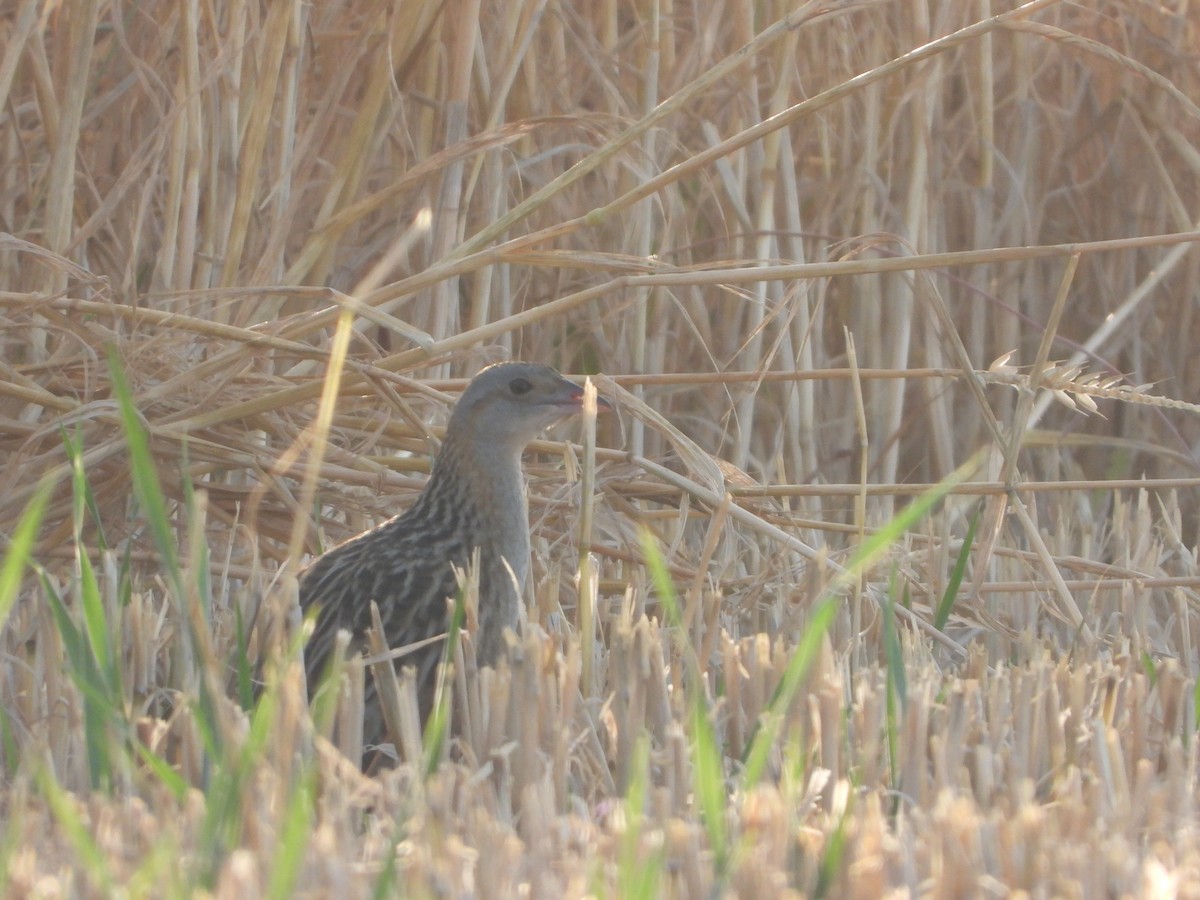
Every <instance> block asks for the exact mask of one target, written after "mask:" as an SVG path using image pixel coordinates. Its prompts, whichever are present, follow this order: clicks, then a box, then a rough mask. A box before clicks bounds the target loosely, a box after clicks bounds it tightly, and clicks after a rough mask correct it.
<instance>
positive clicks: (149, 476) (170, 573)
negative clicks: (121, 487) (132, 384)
mask: <svg viewBox="0 0 1200 900" xmlns="http://www.w3.org/2000/svg"><path fill="white" fill-rule="evenodd" d="M108 368H109V372H110V373H111V375H112V383H113V393H114V394H115V395H116V398H117V405H118V407H119V408H120V410H121V423H122V425H123V427H124V430H125V441H126V443H127V444H128V446H129V471H130V474H131V475H132V477H133V491H134V495H135V496H136V497H137V501H138V503H139V504H140V506H141V508H142V513H143V514H144V515H145V516H146V522H147V524H148V525H149V528H150V533H151V535H152V536H153V538H154V544H155V546H156V547H157V548H158V552H159V555H160V556H161V558H162V563H163V566H164V568H165V569H166V572H165V574H166V577H167V580H168V583H169V584H170V586H171V588H172V589H173V590H174V592H175V596H176V597H177V598H180V599H182V597H183V596H184V590H183V574H182V571H181V569H180V566H179V551H178V548H177V547H176V546H175V538H174V536H173V534H172V530H171V524H170V517H169V516H168V515H167V504H166V500H165V498H164V496H163V492H162V485H161V484H160V483H159V480H158V469H157V468H156V467H155V465H154V457H153V455H152V454H151V453H150V439H149V437H148V435H147V432H146V426H145V425H144V424H143V422H142V417H141V416H140V415H139V414H138V411H137V407H135V406H134V403H133V394H132V393H131V392H130V390H129V382H128V381H127V380H126V379H125V370H124V369H123V368H122V367H121V361H120V359H118V357H117V351H116V349H115V348H113V347H109V349H108Z"/></svg>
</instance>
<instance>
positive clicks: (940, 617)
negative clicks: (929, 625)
mask: <svg viewBox="0 0 1200 900" xmlns="http://www.w3.org/2000/svg"><path fill="white" fill-rule="evenodd" d="M979 512H980V508H979V507H976V509H975V513H974V515H972V516H971V521H970V523H969V524H968V525H967V536H966V537H964V538H963V542H962V547H960V548H959V551H958V556H957V557H955V559H954V568H953V569H952V570H951V571H950V580H949V581H948V582H947V583H946V590H945V591H944V592H943V593H942V599H941V602H940V603H938V608H937V612H936V613H935V614H934V617H933V627H934V628H936V629H937V630H938V631H945V630H946V623H947V622H949V621H950V613H951V612H953V610H954V601H955V600H957V599H958V590H959V588H960V587H962V581H963V576H964V575H966V573H967V561H968V560H969V559H970V558H971V547H972V546H973V545H974V543H975V528H976V527H977V526H978V525H979Z"/></svg>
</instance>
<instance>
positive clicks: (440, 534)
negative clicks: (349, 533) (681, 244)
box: [300, 362, 607, 746]
mask: <svg viewBox="0 0 1200 900" xmlns="http://www.w3.org/2000/svg"><path fill="white" fill-rule="evenodd" d="M582 402H583V390H582V388H580V387H578V386H577V385H575V384H572V383H571V382H569V381H567V380H566V379H565V378H563V377H562V376H561V375H559V374H558V372H556V371H555V370H554V369H552V368H550V367H549V366H542V365H536V364H531V363H517V362H514V363H499V364H497V365H494V366H489V367H488V368H486V369H484V370H483V371H481V372H480V373H479V374H478V375H477V376H475V378H474V379H473V380H472V381H471V383H470V384H469V385H467V388H466V390H465V391H464V392H463V395H462V397H461V398H460V399H459V401H458V403H457V405H456V406H455V407H454V411H453V413H452V414H451V416H450V422H449V424H448V426H447V429H446V438H445V441H444V443H443V444H442V449H441V452H440V453H439V454H438V457H437V459H436V461H435V462H434V465H433V471H432V472H431V474H430V477H429V481H428V483H427V484H426V486H425V489H424V490H423V491H422V492H421V494H420V496H418V497H417V499H416V501H415V502H414V503H413V505H412V506H411V507H410V508H409V509H408V510H407V511H406V512H404V513H402V514H401V515H399V516H397V517H395V518H393V519H390V520H389V521H387V522H384V523H383V524H382V525H379V526H378V527H376V528H373V529H371V530H370V531H366V532H364V533H363V534H360V535H359V536H357V537H355V538H351V539H350V540H348V541H346V542H345V543H343V544H341V545H339V546H338V547H335V548H334V549H332V550H330V551H329V552H328V553H326V554H324V555H323V556H321V557H320V558H318V559H317V560H315V561H314V562H313V563H312V564H311V565H310V566H309V567H308V568H307V569H305V570H304V572H302V573H301V575H300V605H301V607H302V608H303V609H304V610H305V611H306V612H307V611H308V610H309V609H310V608H311V607H314V606H315V607H316V608H317V610H318V611H317V619H316V628H315V630H314V633H313V635H312V638H311V639H310V640H309V642H308V644H307V646H306V647H305V654H304V662H305V670H306V673H307V676H308V679H309V685H310V689H311V688H312V686H314V685H315V684H316V680H317V679H318V678H319V677H320V675H321V674H322V672H323V671H324V669H325V666H326V664H327V661H328V658H329V654H330V651H331V650H332V648H333V643H334V638H335V636H336V634H337V632H338V631H339V630H340V629H346V630H348V631H350V632H351V633H352V634H354V635H355V637H356V638H358V637H359V636H361V635H362V634H363V633H365V632H366V631H367V629H369V627H370V624H371V614H370V602H371V601H372V600H374V601H375V602H376V603H377V604H378V605H379V611H380V616H381V618H382V620H383V627H384V632H385V634H386V636H387V642H388V645H389V646H390V647H392V648H396V647H401V646H406V645H409V644H413V643H416V642H419V641H422V640H425V639H427V638H431V637H434V636H436V635H439V634H442V633H443V632H445V631H446V628H447V614H446V611H447V604H446V599H447V598H448V597H453V596H454V595H455V594H456V593H457V590H458V586H457V582H456V579H455V575H454V571H453V566H458V567H460V568H466V567H467V565H468V563H469V562H470V559H471V556H472V553H473V552H474V550H475V548H478V549H479V554H480V570H479V620H478V631H477V632H476V634H475V635H474V640H475V646H476V650H477V657H478V659H479V661H480V663H481V664H484V665H490V664H493V663H495V662H496V661H497V659H498V658H499V655H500V652H501V650H502V649H503V647H504V639H503V634H504V629H505V628H513V629H515V628H516V627H517V623H518V613H519V609H520V604H521V597H522V595H523V593H524V588H525V583H526V581H527V579H528V574H529V552H530V548H529V516H528V507H527V504H526V499H525V487H524V480H523V476H522V473H521V453H522V451H523V450H524V449H525V446H526V445H527V444H528V443H529V442H530V441H531V440H533V438H535V437H536V436H537V435H538V434H539V433H540V432H542V431H543V430H545V429H546V428H548V427H550V426H551V425H553V424H554V423H555V422H557V421H559V420H561V419H563V418H564V417H566V416H569V415H571V414H573V413H575V412H578V411H579V409H580V408H581V406H582ZM602 405H604V406H607V404H603V402H602ZM442 643H443V642H441V641H435V642H433V643H431V644H430V645H429V646H428V647H426V648H423V649H420V650H417V651H414V652H413V653H410V654H407V655H405V656H404V657H402V658H401V659H399V660H397V663H396V664H397V667H398V668H399V667H403V666H413V667H415V669H416V671H417V678H418V681H417V683H418V692H419V695H420V698H421V704H422V710H421V714H422V716H423V717H424V716H425V715H427V714H428V712H429V709H428V706H429V703H430V700H431V698H432V688H433V685H434V683H435V677H436V671H437V664H438V661H439V659H440V658H441V653H442ZM385 736H386V728H385V725H384V722H383V717H382V714H381V712H380V709H379V705H378V701H377V700H376V695H375V688H374V684H373V683H372V682H371V681H370V680H369V682H368V686H367V703H366V721H365V722H364V724H363V741H364V746H370V745H372V744H377V743H379V742H381V741H383V740H385Z"/></svg>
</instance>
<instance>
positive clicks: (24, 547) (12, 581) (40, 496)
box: [0, 476, 58, 629]
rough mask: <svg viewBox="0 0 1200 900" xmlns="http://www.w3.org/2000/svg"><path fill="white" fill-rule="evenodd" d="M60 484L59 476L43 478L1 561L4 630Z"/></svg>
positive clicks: (0, 598)
mask: <svg viewBox="0 0 1200 900" xmlns="http://www.w3.org/2000/svg"><path fill="white" fill-rule="evenodd" d="M57 483H58V479H57V478H53V477H50V476H47V477H44V478H42V480H41V482H40V483H39V484H38V486H37V490H36V491H34V494H33V498H32V499H31V500H30V501H29V505H28V506H26V507H25V510H24V511H23V512H22V513H21V518H20V520H19V521H18V522H17V527H16V529H15V530H14V531H13V536H12V540H11V541H10V542H9V545H8V547H7V548H5V551H4V560H3V562H0V629H2V628H3V627H4V624H5V623H6V622H7V621H8V616H9V613H11V612H12V608H13V604H14V603H16V602H17V593H18V592H19V591H20V589H21V576H22V575H23V574H24V573H25V566H26V565H27V564H28V563H29V562H30V560H31V559H32V555H33V545H34V543H35V542H36V541H37V533H38V528H40V527H41V524H42V518H43V517H44V516H45V515H46V506H47V504H49V502H50V495H51V494H52V493H53V492H54V487H55V485H56V484H57Z"/></svg>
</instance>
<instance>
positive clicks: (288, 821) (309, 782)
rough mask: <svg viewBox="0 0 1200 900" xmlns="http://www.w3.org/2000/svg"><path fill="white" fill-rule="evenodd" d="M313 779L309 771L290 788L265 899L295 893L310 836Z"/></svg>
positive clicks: (275, 898) (277, 898)
mask: <svg viewBox="0 0 1200 900" xmlns="http://www.w3.org/2000/svg"><path fill="white" fill-rule="evenodd" d="M314 781H315V778H314V776H313V774H312V773H311V772H303V773H302V774H301V776H300V778H298V779H297V781H296V784H295V785H294V786H293V787H292V791H291V797H290V798H289V799H288V805H287V810H286V811H285V812H284V818H283V834H282V835H280V839H279V847H278V849H277V851H276V853H275V858H274V860H272V865H271V878H270V882H269V883H268V885H267V893H266V896H267V897H270V898H272V900H286V898H288V897H291V896H293V895H294V893H295V889H296V883H297V882H298V881H299V880H300V870H301V869H302V868H303V866H304V851H305V850H306V849H307V847H308V842H309V839H310V837H311V836H312V827H313V797H314V795H315V793H316V790H315V784H314Z"/></svg>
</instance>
